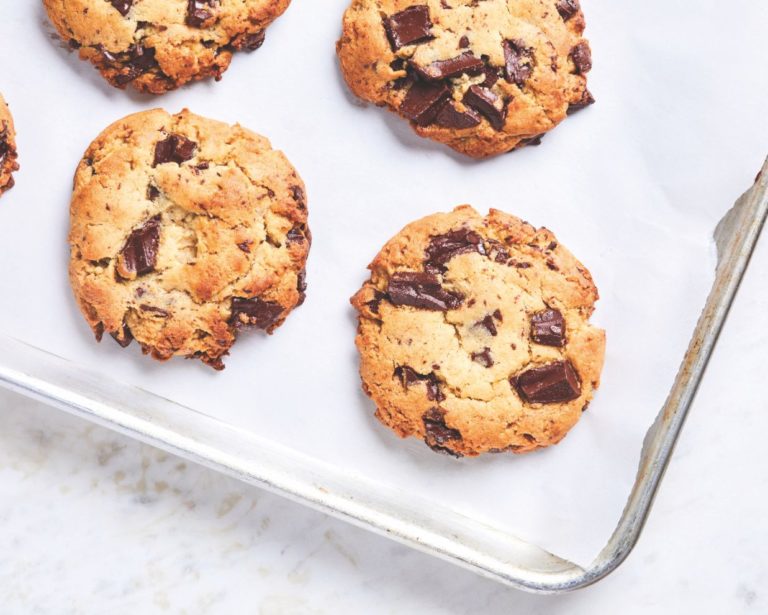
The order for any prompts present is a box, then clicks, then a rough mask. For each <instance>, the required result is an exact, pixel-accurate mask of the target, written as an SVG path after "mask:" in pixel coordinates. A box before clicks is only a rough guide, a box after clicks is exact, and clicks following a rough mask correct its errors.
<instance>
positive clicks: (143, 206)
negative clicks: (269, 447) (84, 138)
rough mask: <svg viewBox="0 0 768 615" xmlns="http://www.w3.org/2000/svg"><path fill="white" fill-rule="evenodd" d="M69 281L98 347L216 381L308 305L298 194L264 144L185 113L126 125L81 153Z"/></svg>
mask: <svg viewBox="0 0 768 615" xmlns="http://www.w3.org/2000/svg"><path fill="white" fill-rule="evenodd" d="M69 240H70V244H71V261H70V270H69V271H70V280H71V283H72V288H73V290H74V293H75V297H76V298H77V301H78V303H79V305H80V308H81V310H82V312H83V315H84V316H85V318H86V320H87V321H88V324H89V325H90V326H91V328H92V329H93V331H94V333H95V334H96V337H97V339H99V340H101V337H102V335H103V334H104V333H109V334H110V335H111V336H112V337H113V338H114V339H115V340H116V341H117V342H118V343H119V344H120V345H121V346H127V345H128V344H130V342H131V340H132V339H136V341H137V342H138V343H139V344H140V345H141V347H142V349H143V350H144V352H145V353H148V354H151V355H152V356H153V357H154V358H156V359H160V360H166V359H170V358H171V357H173V356H184V357H188V358H199V359H201V360H202V361H204V362H205V363H207V364H208V365H210V366H211V367H214V368H216V369H222V368H223V367H224V365H223V362H222V357H224V356H225V355H226V354H227V353H228V350H229V348H230V347H231V346H232V344H234V342H235V338H236V337H237V334H238V332H239V330H240V329H241V328H243V327H246V326H254V327H257V328H260V329H264V330H266V331H267V332H269V333H271V332H272V331H274V330H275V329H276V328H277V327H278V326H280V325H281V324H282V322H283V321H284V320H285V318H286V317H287V316H288V314H289V313H290V312H291V310H293V308H295V307H296V306H298V305H301V303H302V302H303V300H304V290H305V287H306V285H305V282H304V271H305V263H306V259H307V254H308V252H309V246H310V241H311V236H310V232H309V228H308V227H307V206H306V199H305V192H304V184H303V183H302V181H301V179H300V178H299V176H298V175H297V173H296V171H295V169H294V168H293V167H292V166H291V164H290V163H289V162H288V160H287V159H286V158H285V156H284V155H283V154H282V153H281V152H278V151H275V150H273V149H272V148H271V146H270V143H269V141H267V139H265V138H264V137H260V136H259V135H257V134H254V133H253V132H250V131H249V130H246V129H245V128H242V127H241V126H239V125H235V126H229V125H227V124H224V123H221V122H216V121H213V120H209V119H206V118H203V117H200V116H198V115H194V114H193V113H190V112H189V111H187V110H184V111H182V112H181V113H179V114H177V115H169V114H168V113H166V112H165V111H163V110H161V109H155V110H152V111H145V112H142V113H136V114H134V115H130V116H128V117H126V118H124V119H122V120H120V121H118V122H115V123H114V124H112V126H110V127H109V128H107V129H106V130H105V131H104V132H103V133H101V135H99V136H98V137H97V138H96V140H95V141H94V142H93V143H92V144H91V145H90V147H89V148H88V150H87V151H86V153H85V155H84V157H83V159H82V161H81V162H80V165H79V166H78V169H77V173H76V175H75V187H74V194H73V196H72V206H71V230H70V235H69Z"/></svg>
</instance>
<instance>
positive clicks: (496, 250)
mask: <svg viewBox="0 0 768 615" xmlns="http://www.w3.org/2000/svg"><path fill="white" fill-rule="evenodd" d="M486 246H487V247H486V251H487V252H488V258H490V259H491V260H492V261H494V262H496V263H499V264H502V265H503V264H507V263H508V262H509V258H510V257H509V251H508V250H507V249H506V248H505V247H504V246H503V245H502V244H501V243H499V242H498V241H496V240H495V239H489V240H488V241H487V242H486Z"/></svg>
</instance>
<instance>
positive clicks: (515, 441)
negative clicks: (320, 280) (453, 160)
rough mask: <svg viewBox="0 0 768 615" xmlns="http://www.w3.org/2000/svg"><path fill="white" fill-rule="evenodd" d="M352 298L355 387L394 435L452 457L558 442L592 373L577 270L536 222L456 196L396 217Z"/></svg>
mask: <svg viewBox="0 0 768 615" xmlns="http://www.w3.org/2000/svg"><path fill="white" fill-rule="evenodd" d="M369 268H370V270H371V278H370V280H369V281H367V282H366V283H365V284H364V285H363V287H362V288H361V289H360V291H358V292H357V294H356V295H355V296H354V297H353V298H352V304H353V305H354V307H355V308H356V310H357V311H358V315H359V327H358V334H357V339H356V343H357V347H358V350H359V352H360V375H361V378H362V382H363V389H364V390H365V392H366V393H367V394H368V395H369V396H370V397H371V398H372V399H373V401H374V402H375V404H376V407H377V410H376V416H377V417H378V418H379V420H380V421H381V422H382V423H384V424H385V425H387V426H388V427H390V428H391V429H393V430H394V431H395V432H396V433H397V434H399V435H400V436H401V437H407V436H414V437H417V438H420V439H422V440H424V441H425V442H426V443H427V445H428V446H430V448H432V449H433V450H436V451H439V452H447V453H450V454H453V455H457V456H475V455H480V454H482V453H487V452H503V451H511V452H514V453H525V452H528V451H531V450H534V449H537V448H541V447H545V446H549V445H551V444H555V443H557V442H558V441H560V440H561V439H562V438H563V437H564V436H565V435H566V433H567V432H568V431H569V430H570V429H571V428H572V427H573V426H574V425H575V424H576V422H577V421H578V420H579V417H580V416H581V414H582V412H583V410H584V409H585V408H586V406H587V404H588V403H589V401H590V400H591V399H592V396H593V393H594V391H595V389H597V387H598V386H599V383H600V373H601V371H602V365H603V357H604V353H605V332H604V331H603V330H601V329H598V328H596V327H594V326H593V325H591V324H590V323H589V317H590V316H591V314H592V312H593V310H594V304H595V301H597V299H598V293H597V289H596V288H595V285H594V283H593V282H592V278H591V276H590V274H589V272H588V271H587V270H586V269H585V268H584V266H583V265H582V264H581V263H579V262H578V261H577V260H576V259H575V258H574V257H573V255H572V254H571V253H570V252H569V251H568V250H567V249H566V248H564V247H563V246H561V245H560V244H559V243H558V242H557V239H556V238H555V236H554V235H553V234H552V233H551V232H550V231H548V230H547V229H544V228H542V229H538V230H537V229H535V228H534V227H532V226H531V225H529V224H528V223H526V222H523V221H522V220H520V219H518V218H515V217H514V216H511V215H508V214H505V213H503V212H500V211H496V210H491V211H490V213H489V214H488V215H487V216H485V217H483V216H481V215H480V214H478V213H477V212H476V211H475V210H474V209H472V208H471V207H469V206H461V207H458V208H456V209H455V210H454V211H453V212H451V213H447V214H435V215H431V216H428V217H426V218H423V219H422V220H418V221H416V222H413V223H412V224H409V225H408V226H406V227H405V228H404V229H403V230H402V231H400V232H399V233H398V234H397V235H396V236H395V237H394V238H392V239H391V240H390V241H389V242H388V243H387V244H386V245H385V246H384V248H383V249H382V250H381V252H380V253H379V254H378V256H377V257H376V258H375V259H374V261H373V263H372V264H371V265H370V267H369Z"/></svg>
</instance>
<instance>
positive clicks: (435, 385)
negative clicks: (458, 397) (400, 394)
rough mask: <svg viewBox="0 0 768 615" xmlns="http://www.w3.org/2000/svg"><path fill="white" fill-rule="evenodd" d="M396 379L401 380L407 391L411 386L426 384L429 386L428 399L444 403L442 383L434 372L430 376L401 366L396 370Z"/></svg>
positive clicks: (406, 366)
mask: <svg viewBox="0 0 768 615" xmlns="http://www.w3.org/2000/svg"><path fill="white" fill-rule="evenodd" d="M394 376H395V378H397V379H398V380H400V382H401V383H402V385H403V388H405V390H406V391H407V390H408V389H409V388H410V387H411V385H413V384H418V383H420V382H424V383H425V384H426V386H427V399H428V400H430V401H443V400H444V399H445V395H443V393H442V392H441V391H440V381H439V380H438V379H437V376H436V375H435V373H434V372H430V373H429V374H426V375H424V374H420V373H418V372H417V371H416V370H415V369H413V368H412V367H409V366H408V365H400V366H398V367H396V368H395V372H394Z"/></svg>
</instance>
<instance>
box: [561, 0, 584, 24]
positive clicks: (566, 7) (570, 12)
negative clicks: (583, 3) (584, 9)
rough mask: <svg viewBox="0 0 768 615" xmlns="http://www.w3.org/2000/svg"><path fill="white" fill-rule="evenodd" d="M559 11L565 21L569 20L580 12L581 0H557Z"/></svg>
mask: <svg viewBox="0 0 768 615" xmlns="http://www.w3.org/2000/svg"><path fill="white" fill-rule="evenodd" d="M557 12H558V13H560V17H562V18H563V21H568V20H569V19H570V18H571V17H573V16H574V15H575V14H576V13H578V12H579V0H557Z"/></svg>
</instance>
